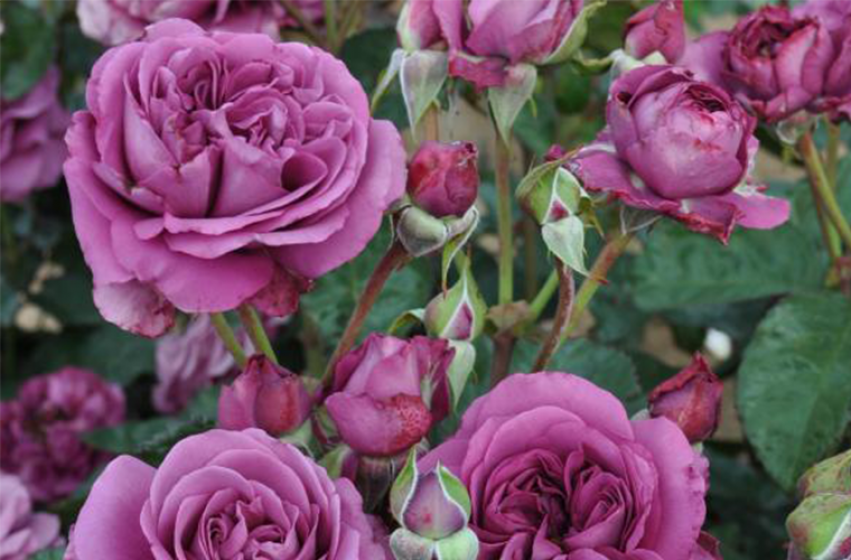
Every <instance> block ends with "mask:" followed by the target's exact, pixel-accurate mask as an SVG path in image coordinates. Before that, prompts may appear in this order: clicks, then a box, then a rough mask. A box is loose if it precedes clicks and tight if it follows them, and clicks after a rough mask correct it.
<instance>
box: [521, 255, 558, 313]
mask: <svg viewBox="0 0 851 560" xmlns="http://www.w3.org/2000/svg"><path fill="white" fill-rule="evenodd" d="M558 286H559V280H558V271H556V270H555V269H554V270H553V271H552V272H550V275H549V276H548V277H547V281H546V282H544V285H543V286H541V289H540V291H538V295H536V296H535V299H533V300H532V303H530V304H529V314H528V315H527V316H526V324H528V325H531V324H533V323H535V321H537V320H538V317H540V316H541V313H543V312H544V308H545V307H546V306H547V304H548V303H549V302H550V299H552V297H553V294H554V293H556V290H557V289H558Z"/></svg>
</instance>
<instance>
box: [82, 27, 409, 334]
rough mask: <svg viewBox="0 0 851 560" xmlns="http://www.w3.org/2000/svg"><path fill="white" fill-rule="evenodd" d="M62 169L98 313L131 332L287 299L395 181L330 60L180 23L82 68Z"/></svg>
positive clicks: (393, 139)
mask: <svg viewBox="0 0 851 560" xmlns="http://www.w3.org/2000/svg"><path fill="white" fill-rule="evenodd" d="M86 101H87V105H88V110H87V111H81V112H78V113H76V114H75V115H74V123H73V125H72V127H71V129H70V130H69V132H68V136H67V143H68V148H69V150H70V153H71V157H70V159H69V160H68V162H67V163H66V164H65V176H66V179H67V181H68V187H69V191H70V194H71V202H72V207H73V214H74V224H75V227H76V231H77V236H78V238H79V240H80V244H81V245H82V248H83V252H84V254H85V257H86V261H87V263H88V264H89V266H90V268H91V269H92V273H93V275H94V286H95V288H94V299H95V304H96V305H97V307H98V309H99V310H100V311H101V313H102V314H103V316H104V317H105V318H106V319H107V320H109V321H111V322H113V323H115V324H117V325H119V326H120V327H122V328H124V329H126V330H130V331H132V332H135V333H138V334H143V335H146V336H157V335H160V334H162V333H164V332H165V331H166V330H167V329H168V328H169V327H170V326H171V324H172V323H173V320H174V314H175V310H176V309H179V310H181V311H184V312H189V313H195V312H215V311H226V310H230V309H234V308H236V307H237V306H239V305H241V304H243V303H246V302H249V301H251V302H252V303H253V304H255V305H256V306H258V307H259V308H260V309H261V310H262V311H264V312H266V313H269V314H272V315H285V314H287V313H290V312H292V311H293V305H292V303H293V300H294V298H293V293H295V294H296V298H295V300H296V301H297V292H298V291H299V289H301V287H302V286H303V281H302V280H303V279H311V278H315V277H317V276H320V275H322V274H324V273H325V272H328V271H329V270H331V269H333V268H335V267H337V266H339V265H340V264H342V263H344V262H346V261H348V260H349V259H351V258H353V257H355V256H356V255H357V254H358V253H360V252H361V250H362V249H363V248H364V247H365V246H366V244H367V243H368V242H369V240H370V239H371V238H372V236H373V235H374V234H375V233H376V231H377V230H378V227H379V226H380V224H381V219H382V215H383V212H384V210H385V209H386V208H388V206H389V205H390V204H391V203H392V202H393V201H394V200H396V199H397V198H399V197H400V196H401V195H402V193H403V190H404V188H405V153H404V150H403V147H402V141H401V138H400V136H399V133H398V132H397V131H396V129H395V128H394V127H393V125H392V124H390V123H389V122H385V121H376V120H373V119H372V118H371V117H370V114H369V104H368V101H367V97H366V94H365V93H364V91H363V88H362V87H361V86H360V84H359V83H358V82H357V81H356V80H355V79H354V78H353V77H352V76H351V74H350V73H349V72H348V70H347V69H346V67H345V66H344V65H343V64H342V63H341V62H340V61H339V60H336V59H335V58H333V57H332V56H331V55H329V54H327V53H325V52H324V51H321V50H319V49H316V48H312V47H308V46H305V45H302V44H297V43H275V42H274V41H272V40H271V39H270V38H269V37H267V36H265V35H260V34H231V33H212V34H210V33H207V32H205V31H204V30H203V29H201V28H200V27H198V26H196V25H194V24H193V23H191V22H189V21H186V20H168V21H164V22H161V23H158V24H155V25H153V26H151V27H149V28H148V29H147V31H146V33H145V37H144V39H143V40H142V41H139V42H135V43H129V44H126V45H123V46H121V47H116V48H114V49H112V50H110V51H108V52H107V53H106V54H105V55H104V56H103V57H102V58H101V59H100V60H99V61H98V62H97V63H96V64H95V66H94V69H93V70H92V75H91V78H90V79H89V82H88V85H87V89H86Z"/></svg>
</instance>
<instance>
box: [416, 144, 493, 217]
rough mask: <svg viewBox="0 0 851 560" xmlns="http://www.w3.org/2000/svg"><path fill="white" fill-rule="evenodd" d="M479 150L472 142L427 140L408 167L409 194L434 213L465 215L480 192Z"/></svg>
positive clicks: (434, 214)
mask: <svg viewBox="0 0 851 560" xmlns="http://www.w3.org/2000/svg"><path fill="white" fill-rule="evenodd" d="M478 158H479V151H478V150H477V149H476V145H475V144H473V143H472V142H451V143H442V142H424V143H423V144H422V146H420V149H419V150H417V153H416V154H414V157H413V159H412V160H411V164H410V167H409V169H408V194H409V195H410V197H411V199H412V200H413V202H414V204H415V205H417V206H418V207H420V208H421V209H423V210H425V211H426V212H428V213H429V214H431V215H432V216H435V217H437V218H443V217H446V216H457V217H459V218H460V217H461V216H463V215H464V213H465V212H467V210H469V209H470V207H471V206H472V205H473V204H474V203H475V202H476V196H478V193H479V169H478Z"/></svg>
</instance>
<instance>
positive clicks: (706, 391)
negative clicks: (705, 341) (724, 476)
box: [647, 353, 724, 443]
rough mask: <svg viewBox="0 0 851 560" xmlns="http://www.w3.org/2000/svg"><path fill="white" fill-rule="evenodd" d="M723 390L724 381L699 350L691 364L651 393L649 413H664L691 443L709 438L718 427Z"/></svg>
mask: <svg viewBox="0 0 851 560" xmlns="http://www.w3.org/2000/svg"><path fill="white" fill-rule="evenodd" d="M723 392H724V384H723V383H721V380H720V379H718V376H717V375H715V373H714V372H713V371H712V368H710V367H709V364H708V363H707V362H706V360H705V359H704V357H703V356H702V355H701V354H699V353H698V354H695V355H694V357H693V358H692V361H691V363H690V364H689V365H688V367H686V368H685V369H683V370H682V371H680V372H679V373H678V374H677V375H675V376H674V377H672V378H670V379H668V380H666V381H664V382H662V383H661V384H659V385H658V386H657V387H656V388H655V389H653V391H651V392H650V396H648V397H647V400H648V402H649V404H650V406H649V410H650V416H652V417H653V418H657V417H659V416H664V417H665V418H667V419H668V420H670V421H671V422H674V423H675V424H676V425H677V426H679V427H680V429H681V430H682V431H683V433H684V434H685V435H686V437H687V438H688V440H689V441H690V442H692V443H697V442H699V441H703V440H705V439H709V436H711V435H712V434H713V432H715V430H716V429H717V428H718V422H719V421H720V419H721V395H722V394H723Z"/></svg>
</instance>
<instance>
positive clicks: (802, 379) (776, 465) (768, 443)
mask: <svg viewBox="0 0 851 560" xmlns="http://www.w3.org/2000/svg"><path fill="white" fill-rule="evenodd" d="M738 375H739V383H738V403H739V410H740V411H741V414H742V417H743V420H744V423H745V432H746V434H747V436H748V440H749V441H750V443H751V444H752V445H753V447H754V449H756V452H757V455H758V456H759V458H760V459H761V460H762V461H763V463H765V467H766V469H767V470H768V472H769V473H770V474H771V475H772V476H773V477H774V478H775V479H776V480H777V481H778V482H779V483H780V484H781V485H782V486H783V487H785V488H787V489H792V488H794V486H795V483H796V481H797V479H798V477H799V476H800V475H801V473H803V471H804V470H805V469H806V468H807V467H809V466H810V465H812V464H813V463H815V462H816V461H818V460H820V459H822V458H823V457H825V456H826V455H827V454H829V453H830V452H831V451H832V450H833V449H834V448H835V446H836V445H837V444H838V443H839V440H840V438H841V436H842V434H843V432H844V430H845V429H846V427H847V425H848V420H849V411H851V302H849V300H848V299H847V298H845V297H843V296H842V295H839V294H819V295H799V296H795V297H792V298H790V299H788V300H786V301H784V302H783V303H781V304H780V305H778V306H777V307H775V308H774V309H773V310H772V311H771V312H770V313H769V314H768V316H767V317H766V319H765V320H764V321H763V322H762V323H761V324H760V326H759V327H758V328H757V331H756V334H755V335H754V338H753V341H752V342H751V344H750V345H749V346H748V348H747V350H746V351H745V356H744V360H743V362H742V365H741V366H740V368H739V374H738Z"/></svg>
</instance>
